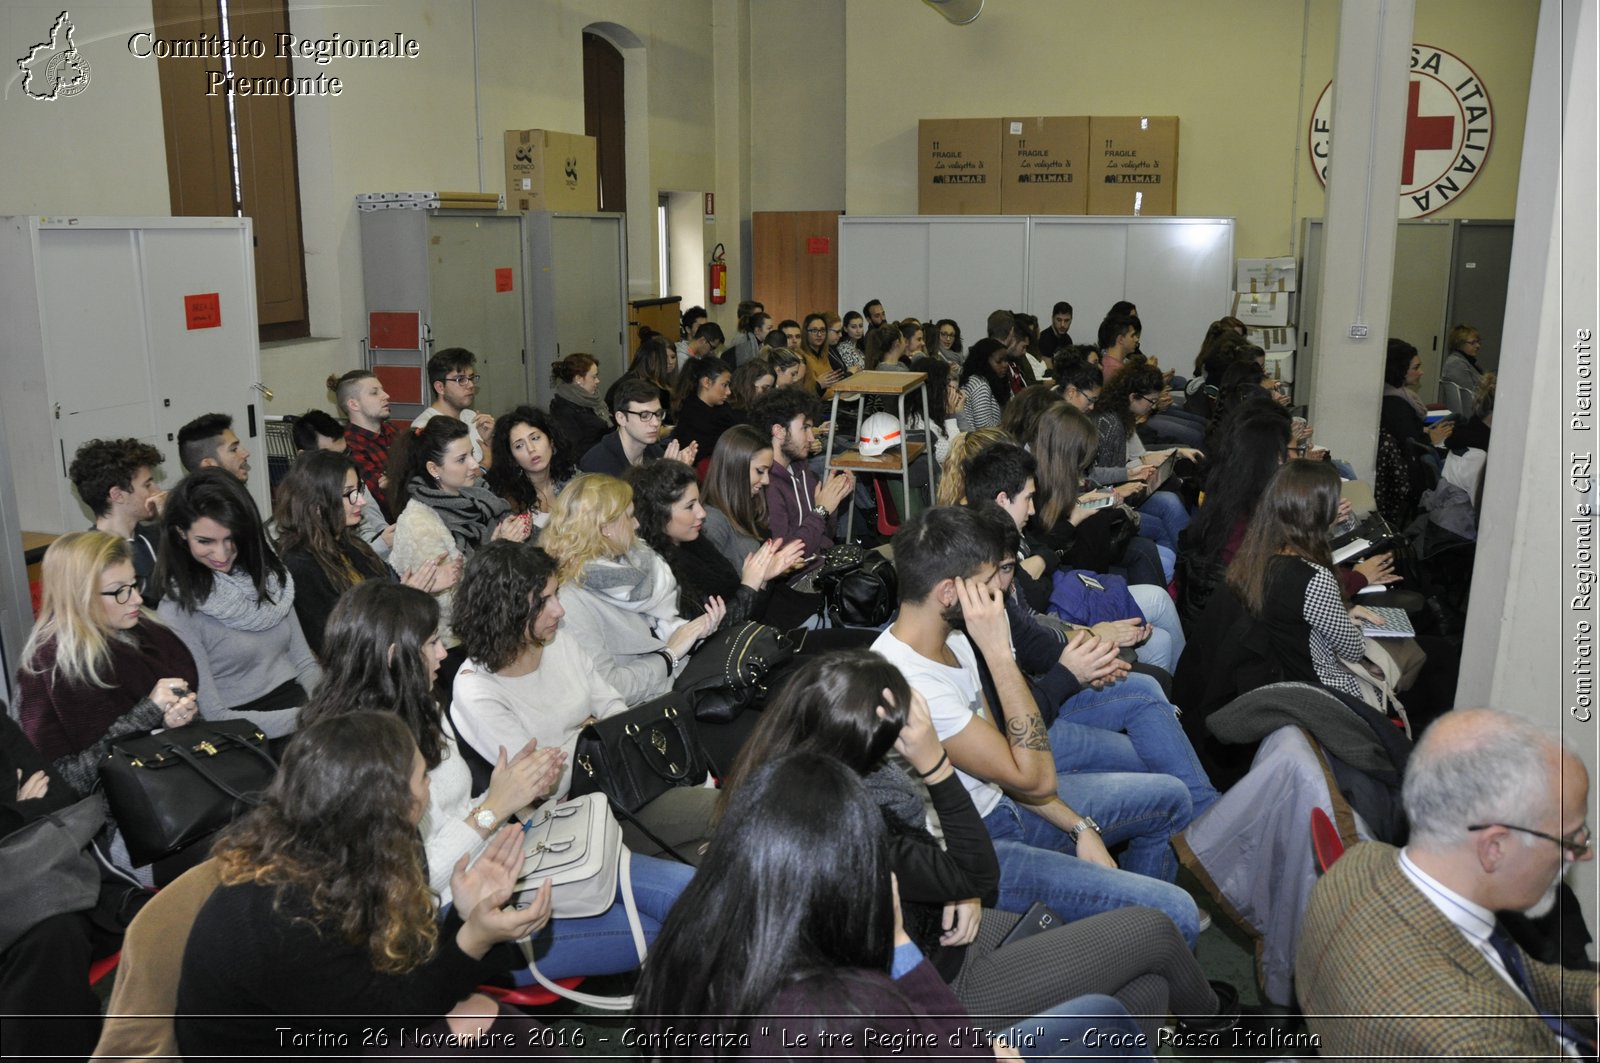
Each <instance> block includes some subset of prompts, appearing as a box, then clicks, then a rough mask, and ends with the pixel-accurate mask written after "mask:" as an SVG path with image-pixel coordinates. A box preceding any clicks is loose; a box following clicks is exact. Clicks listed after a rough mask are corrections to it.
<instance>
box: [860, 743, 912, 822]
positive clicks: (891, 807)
mask: <svg viewBox="0 0 1600 1063" xmlns="http://www.w3.org/2000/svg"><path fill="white" fill-rule="evenodd" d="M861 781H862V782H864V783H865V784H866V786H867V794H868V795H869V796H870V797H871V798H872V801H873V803H874V804H876V805H877V806H878V807H879V808H880V809H882V810H883V811H885V812H888V813H889V814H890V815H892V816H894V817H895V818H896V819H898V820H899V821H900V822H901V824H902V825H904V826H906V827H921V826H922V825H923V824H924V823H925V822H926V820H927V818H928V814H927V810H926V808H924V807H923V804H922V794H921V793H919V792H918V791H917V784H916V783H915V782H914V781H913V780H912V778H911V776H909V775H907V774H906V772H905V769H904V768H902V767H900V766H899V765H898V764H894V763H892V762H890V761H887V760H886V761H884V762H883V763H882V764H879V765H878V766H877V767H876V768H873V769H872V770H871V771H869V772H867V774H866V776H865V777H864V778H863V779H862V780H861Z"/></svg>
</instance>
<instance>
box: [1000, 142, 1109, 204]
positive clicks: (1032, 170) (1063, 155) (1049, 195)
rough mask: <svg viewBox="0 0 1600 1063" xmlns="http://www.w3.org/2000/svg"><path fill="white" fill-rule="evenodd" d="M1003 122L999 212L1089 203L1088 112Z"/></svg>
mask: <svg viewBox="0 0 1600 1063" xmlns="http://www.w3.org/2000/svg"><path fill="white" fill-rule="evenodd" d="M1000 127H1001V128H1000V213H1001V214H1082V213H1083V212H1084V211H1085V210H1086V209H1088V205H1089V186H1088V184H1086V183H1085V181H1084V161H1085V159H1087V157H1088V154H1089V119H1088V118H1005V119H1002V120H1001V122H1000Z"/></svg>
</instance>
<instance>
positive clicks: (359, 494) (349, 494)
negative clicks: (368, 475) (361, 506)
mask: <svg viewBox="0 0 1600 1063" xmlns="http://www.w3.org/2000/svg"><path fill="white" fill-rule="evenodd" d="M366 494H367V487H366V485H365V484H356V485H355V486H354V487H352V488H350V490H348V491H346V492H344V494H343V498H344V500H345V501H346V502H348V503H350V504H351V505H352V506H353V505H355V504H356V503H358V502H360V501H361V500H362V499H363V498H365V497H366Z"/></svg>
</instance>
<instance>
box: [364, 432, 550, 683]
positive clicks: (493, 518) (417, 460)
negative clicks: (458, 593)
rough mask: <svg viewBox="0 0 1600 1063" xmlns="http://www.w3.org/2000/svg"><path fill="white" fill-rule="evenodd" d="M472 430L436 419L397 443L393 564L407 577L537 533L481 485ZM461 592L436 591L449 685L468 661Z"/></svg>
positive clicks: (393, 452) (528, 519) (450, 584)
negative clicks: (455, 628) (456, 604)
mask: <svg viewBox="0 0 1600 1063" xmlns="http://www.w3.org/2000/svg"><path fill="white" fill-rule="evenodd" d="M465 427H466V425H464V424H461V423H460V422H459V421H458V420H457V419H456V418H454V417H435V418H434V419H433V420H431V421H429V422H428V423H427V424H426V425H424V426H423V427H422V428H420V429H412V430H411V431H409V432H401V433H400V434H399V435H398V436H396V437H395V439H394V443H393V445H392V447H391V449H390V451H389V492H390V497H391V499H392V501H393V504H394V506H395V507H396V512H397V514H398V515H397V517H396V519H395V525H394V549H392V550H391V551H390V552H389V563H390V564H391V565H393V566H395V568H397V569H399V570H400V571H402V572H404V571H406V570H407V569H415V568H420V567H421V566H422V565H424V564H426V563H427V562H428V561H430V560H434V559H436V558H439V557H441V556H442V557H443V560H442V561H440V562H439V563H440V565H441V567H442V566H447V565H459V564H461V563H464V562H465V561H466V559H467V558H469V557H471V556H472V553H473V551H474V550H476V549H478V547H480V546H482V545H483V544H484V543H488V542H493V541H494V540H496V539H510V540H512V541H513V542H521V541H522V540H524V539H526V538H527V537H528V536H529V535H530V534H531V533H532V531H533V526H534V525H533V517H532V515H531V514H530V513H523V514H522V515H520V516H518V515H514V514H512V513H511V509H510V507H509V506H507V505H506V503H505V502H504V501H502V500H501V499H500V497H499V496H498V495H496V494H495V493H494V492H493V491H490V490H489V489H488V488H486V487H483V486H481V485H480V483H479V480H480V478H481V477H482V474H483V469H482V467H481V466H480V465H479V464H478V462H477V459H475V458H474V457H473V456H472V441H471V440H470V439H469V438H468V436H467V433H465V432H463V431H462V429H463V428H465ZM454 587H455V581H453V580H451V581H445V582H442V583H441V584H440V585H437V586H435V587H434V589H433V590H432V591H431V592H430V593H431V594H433V596H434V599H435V600H436V601H437V602H438V603H439V612H440V614H441V616H442V617H443V620H442V621H441V625H442V627H443V629H444V633H445V644H446V645H447V646H449V647H450V648H451V655H450V658H449V660H447V661H446V663H445V669H444V673H445V682H446V683H448V682H449V680H450V677H451V676H453V675H454V674H455V670H456V668H457V667H459V666H460V663H461V654H460V653H459V652H457V646H458V644H459V640H457V639H456V637H455V635H454V633H453V632H452V631H451V627H450V616H451V608H452V602H453V600H454Z"/></svg>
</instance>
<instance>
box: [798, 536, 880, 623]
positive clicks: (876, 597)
mask: <svg viewBox="0 0 1600 1063" xmlns="http://www.w3.org/2000/svg"><path fill="white" fill-rule="evenodd" d="M816 586H817V589H818V590H819V591H821V592H822V599H823V603H824V604H823V607H824V608H825V609H826V610H827V613H828V619H829V620H831V621H832V622H833V623H835V624H844V625H846V626H848V627H878V626H879V625H881V624H883V623H884V622H885V621H887V620H888V619H889V618H890V617H891V616H893V615H894V611H895V608H896V607H897V606H898V605H899V604H900V578H899V576H898V575H897V574H896V573H895V570H894V562H893V561H890V560H889V559H888V558H887V557H884V556H883V555H882V554H880V553H878V552H877V551H876V550H866V549H863V548H862V547H860V546H858V545H856V544H855V543H840V544H838V545H837V546H831V547H829V548H828V549H827V551H826V552H824V553H823V555H822V568H821V569H819V570H818V572H817V575H816Z"/></svg>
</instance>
